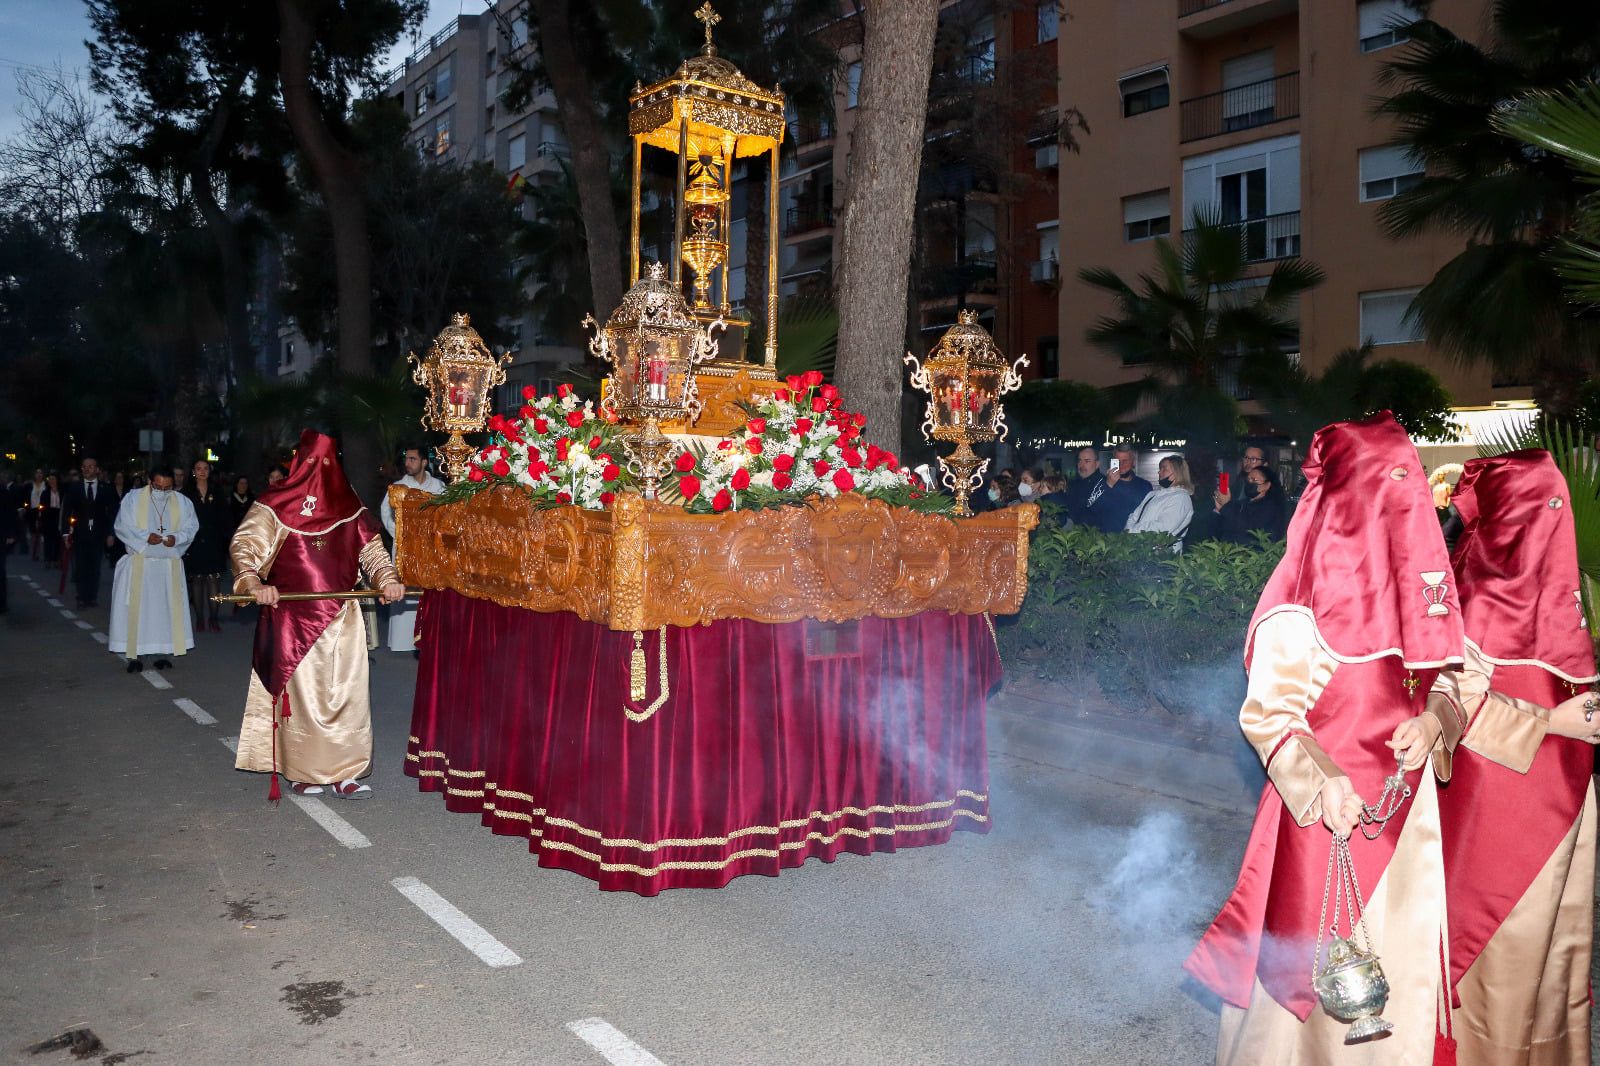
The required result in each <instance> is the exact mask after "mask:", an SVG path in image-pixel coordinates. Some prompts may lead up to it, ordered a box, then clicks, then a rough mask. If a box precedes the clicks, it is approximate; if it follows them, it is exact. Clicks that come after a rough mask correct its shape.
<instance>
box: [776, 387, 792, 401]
mask: <svg viewBox="0 0 1600 1066" xmlns="http://www.w3.org/2000/svg"><path fill="white" fill-rule="evenodd" d="M772 398H773V399H774V400H782V401H787V400H788V399H789V390H788V389H779V390H778V391H776V392H774V393H773V394H772Z"/></svg>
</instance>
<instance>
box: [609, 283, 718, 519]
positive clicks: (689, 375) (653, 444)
mask: <svg viewBox="0 0 1600 1066" xmlns="http://www.w3.org/2000/svg"><path fill="white" fill-rule="evenodd" d="M583 324H584V325H585V326H586V327H589V328H591V329H593V330H594V331H595V335H594V336H593V337H592V338H591V339H590V341H589V351H590V352H591V353H592V354H593V355H595V356H597V357H598V358H600V359H603V360H605V361H606V362H608V363H610V364H611V367H612V375H611V382H610V385H609V387H608V388H607V390H606V397H605V405H606V406H607V407H608V408H609V409H610V410H612V411H614V412H615V413H616V414H617V416H618V417H619V418H621V419H622V420H623V421H624V422H626V423H628V424H629V426H630V429H629V431H628V432H626V433H624V434H623V437H622V443H623V446H624V447H626V448H627V449H628V454H629V456H630V457H631V458H630V460H629V462H628V469H629V470H631V471H633V473H634V474H635V475H636V476H637V477H639V479H640V480H641V481H643V483H644V494H645V496H646V498H648V499H654V498H655V495H656V485H657V484H658V483H659V482H660V479H661V477H662V475H664V474H665V473H666V471H667V459H668V458H669V457H670V456H671V455H672V453H673V451H675V450H676V448H677V445H675V444H674V443H673V442H672V441H671V440H670V439H669V438H668V437H667V436H666V435H665V434H663V433H662V432H661V423H662V422H663V421H669V422H670V421H682V420H692V419H693V418H694V417H695V415H697V414H699V412H700V406H701V404H700V393H699V389H698V387H697V386H696V384H695V366H696V365H697V364H699V363H703V362H705V361H707V360H708V359H710V358H711V356H712V355H713V354H714V353H715V352H716V334H717V331H719V330H721V329H723V328H724V327H725V326H726V325H727V323H725V322H724V321H723V320H722V319H721V318H717V319H714V320H712V321H711V322H709V323H704V324H702V323H701V322H699V321H698V320H696V319H695V317H694V316H693V315H692V314H691V313H690V311H689V306H688V304H686V303H685V302H684V299H683V294H682V292H680V291H679V289H678V287H677V286H676V285H674V284H673V283H672V282H671V281H670V280H668V278H667V270H666V267H664V266H662V265H661V264H660V263H652V264H651V265H650V269H649V270H648V271H647V272H646V274H645V276H644V277H642V278H640V279H639V280H638V281H636V282H634V285H633V288H631V289H629V290H628V291H627V293H626V294H625V295H624V296H623V297H622V304H621V306H620V307H618V308H617V309H616V310H615V311H613V312H611V317H610V318H608V319H606V324H605V326H604V327H603V328H602V327H600V325H599V324H598V323H597V322H595V320H594V316H593V315H588V316H586V317H585V318H584V320H583Z"/></svg>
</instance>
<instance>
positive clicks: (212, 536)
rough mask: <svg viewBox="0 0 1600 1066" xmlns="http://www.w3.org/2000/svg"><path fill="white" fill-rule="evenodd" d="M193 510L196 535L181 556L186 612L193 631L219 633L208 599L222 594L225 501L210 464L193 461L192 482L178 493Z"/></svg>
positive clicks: (228, 532)
mask: <svg viewBox="0 0 1600 1066" xmlns="http://www.w3.org/2000/svg"><path fill="white" fill-rule="evenodd" d="M181 494H182V495H183V496H184V497H186V498H187V499H188V501H189V503H190V504H191V505H192V506H193V507H194V516H195V519H196V520H197V521H198V522H199V524H200V525H199V531H198V532H197V533H196V534H195V538H194V540H193V541H192V542H190V544H189V550H188V551H186V552H185V553H184V555H183V569H184V572H185V573H186V574H187V575H188V578H189V608H190V610H191V611H193V612H194V631H195V632H196V633H198V632H200V631H201V630H205V631H207V632H210V633H220V632H222V624H221V622H219V621H218V619H217V615H218V612H219V611H220V609H221V608H220V607H219V606H218V605H217V604H216V603H213V602H212V600H211V597H213V596H215V595H217V594H218V593H220V592H221V591H222V575H223V573H224V572H225V571H226V570H227V569H228V541H229V539H230V537H231V535H232V532H233V531H232V529H231V528H230V527H229V525H228V522H229V511H228V501H227V500H226V499H225V498H224V496H223V492H222V486H220V485H218V484H217V483H216V481H215V480H214V479H213V478H212V476H211V464H210V463H209V462H207V461H206V460H204V459H197V460H195V464H194V479H193V480H192V481H191V482H190V483H189V487H188V488H186V489H184V490H183V491H182V493H181Z"/></svg>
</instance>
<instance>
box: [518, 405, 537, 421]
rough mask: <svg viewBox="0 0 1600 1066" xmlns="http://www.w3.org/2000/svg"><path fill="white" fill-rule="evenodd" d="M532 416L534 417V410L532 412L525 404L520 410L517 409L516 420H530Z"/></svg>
mask: <svg viewBox="0 0 1600 1066" xmlns="http://www.w3.org/2000/svg"><path fill="white" fill-rule="evenodd" d="M533 416H534V410H533V408H531V407H529V406H528V405H527V404H523V405H522V406H521V407H520V408H518V409H517V417H518V418H532V417H533Z"/></svg>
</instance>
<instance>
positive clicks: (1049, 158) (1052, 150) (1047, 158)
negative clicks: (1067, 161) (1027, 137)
mask: <svg viewBox="0 0 1600 1066" xmlns="http://www.w3.org/2000/svg"><path fill="white" fill-rule="evenodd" d="M1060 159H1061V146H1060V145H1059V144H1047V145H1044V146H1042V147H1039V148H1035V149H1034V150H1033V165H1034V166H1036V167H1038V168H1039V169H1040V170H1054V169H1055V168H1056V167H1057V166H1059V165H1060Z"/></svg>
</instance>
